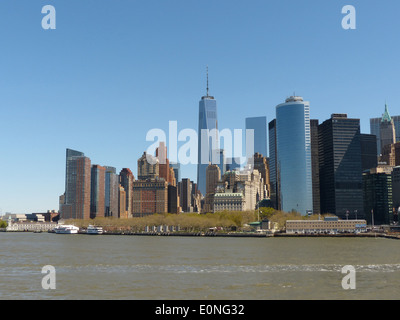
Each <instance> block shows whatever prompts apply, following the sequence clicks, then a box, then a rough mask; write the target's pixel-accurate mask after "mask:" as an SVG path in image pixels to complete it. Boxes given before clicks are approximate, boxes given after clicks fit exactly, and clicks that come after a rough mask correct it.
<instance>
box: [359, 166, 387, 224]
mask: <svg viewBox="0 0 400 320" xmlns="http://www.w3.org/2000/svg"><path fill="white" fill-rule="evenodd" d="M392 170H393V167H391V166H378V167H377V168H373V169H370V170H367V171H365V172H364V173H363V192H364V210H365V216H366V219H367V222H368V224H373V225H375V226H376V225H382V224H386V225H388V224H391V223H392V222H393V221H394V216H393V193H392Z"/></svg>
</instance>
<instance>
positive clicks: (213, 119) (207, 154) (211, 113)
mask: <svg viewBox="0 0 400 320" xmlns="http://www.w3.org/2000/svg"><path fill="white" fill-rule="evenodd" d="M207 73H208V72H207ZM217 131H218V121H217V101H216V100H215V99H214V97H212V96H210V95H209V94H208V74H207V95H206V96H203V97H202V98H201V100H200V102H199V130H198V132H197V134H198V163H197V188H198V190H200V192H201V194H202V195H203V196H204V195H205V194H206V170H207V167H208V165H209V163H215V164H219V163H218V162H219V154H218V153H219V144H218V133H217ZM207 133H209V134H207ZM213 153H214V160H216V161H213Z"/></svg>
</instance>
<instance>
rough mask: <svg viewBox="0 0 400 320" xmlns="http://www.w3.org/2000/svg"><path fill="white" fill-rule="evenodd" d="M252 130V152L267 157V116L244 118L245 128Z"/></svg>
mask: <svg viewBox="0 0 400 320" xmlns="http://www.w3.org/2000/svg"><path fill="white" fill-rule="evenodd" d="M249 129H250V130H254V153H260V154H262V155H263V156H264V157H267V156H268V154H267V117H252V118H246V130H249Z"/></svg>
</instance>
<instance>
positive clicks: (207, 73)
mask: <svg viewBox="0 0 400 320" xmlns="http://www.w3.org/2000/svg"><path fill="white" fill-rule="evenodd" d="M207 97H209V95H208V66H207Z"/></svg>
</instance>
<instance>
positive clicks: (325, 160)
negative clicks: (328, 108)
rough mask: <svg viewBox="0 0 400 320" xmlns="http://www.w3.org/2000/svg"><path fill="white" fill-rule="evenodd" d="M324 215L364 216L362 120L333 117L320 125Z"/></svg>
mask: <svg viewBox="0 0 400 320" xmlns="http://www.w3.org/2000/svg"><path fill="white" fill-rule="evenodd" d="M319 163H320V166H319V167H320V189H321V191H320V192H321V213H332V214H335V215H337V216H338V217H340V218H343V219H346V218H347V217H349V218H354V217H355V212H357V213H358V218H362V217H363V212H364V210H363V207H364V205H363V191H362V158H361V138H360V119H350V118H347V115H346V114H333V115H332V117H331V119H328V120H326V121H324V122H323V123H322V124H321V125H320V126H319Z"/></svg>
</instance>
